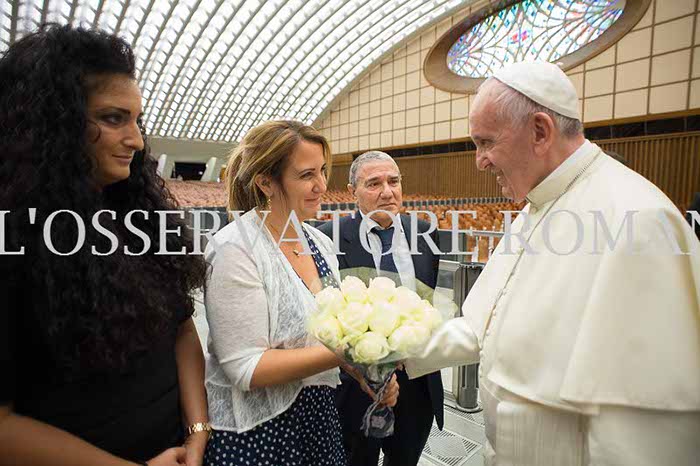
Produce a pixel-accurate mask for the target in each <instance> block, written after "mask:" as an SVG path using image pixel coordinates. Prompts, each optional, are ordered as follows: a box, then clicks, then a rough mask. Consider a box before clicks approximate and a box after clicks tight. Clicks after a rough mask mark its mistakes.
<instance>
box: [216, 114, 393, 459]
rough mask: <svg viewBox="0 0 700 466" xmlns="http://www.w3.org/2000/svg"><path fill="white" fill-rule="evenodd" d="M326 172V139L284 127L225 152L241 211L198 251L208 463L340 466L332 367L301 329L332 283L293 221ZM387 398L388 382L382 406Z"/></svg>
mask: <svg viewBox="0 0 700 466" xmlns="http://www.w3.org/2000/svg"><path fill="white" fill-rule="evenodd" d="M329 167H330V149H329V147H328V143H327V142H326V140H325V138H324V137H323V136H321V135H320V134H319V133H318V132H317V131H316V130H314V129H313V128H311V127H310V126H306V125H303V124H301V123H298V122H294V121H271V122H267V123H263V124H261V125H260V126H258V127H256V128H253V129H252V130H251V131H250V132H248V134H247V135H246V136H245V137H244V138H243V141H241V143H240V145H239V146H238V147H237V148H236V149H235V150H234V151H233V153H232V154H231V158H230V161H229V167H228V170H227V175H226V182H227V189H228V192H229V203H228V204H229V206H228V207H229V210H235V211H241V212H245V213H242V214H241V215H240V217H238V218H236V219H235V220H234V221H233V222H231V223H230V224H229V225H227V226H226V227H225V228H223V229H222V230H221V231H219V232H218V233H217V234H216V235H215V236H214V238H213V240H212V242H211V244H210V245H209V247H208V248H207V252H206V258H207V260H208V261H209V262H210V263H211V265H212V271H211V276H210V278H209V281H208V283H207V288H206V293H205V302H206V307H207V320H208V322H209V327H210V337H209V345H208V346H209V353H210V358H209V361H208V363H207V373H206V386H207V391H208V398H209V407H210V411H209V413H210V422H211V424H212V427H213V428H214V433H213V436H212V439H211V441H210V442H209V444H208V447H207V451H206V454H205V464H206V465H210V466H238V465H249V464H250V465H268V464H269V465H274V466H285V465H298V466H301V465H314V466H321V465H329V466H341V465H345V464H346V459H345V454H344V451H343V446H342V436H341V427H340V423H339V420H338V412H337V410H336V408H335V405H334V388H335V387H336V385H338V383H339V378H338V368H337V367H338V365H339V364H340V361H339V360H338V359H337V358H336V356H335V355H334V354H333V353H332V352H331V351H329V350H327V349H326V348H325V347H323V346H321V345H320V344H319V343H317V342H316V341H315V340H314V339H313V338H312V337H310V336H309V335H307V332H306V327H305V322H306V315H307V312H308V311H309V310H311V309H313V307H314V294H315V293H317V292H318V291H320V290H321V289H322V288H323V287H324V286H327V285H333V284H336V283H337V282H336V280H337V279H338V261H337V260H336V258H335V256H334V255H333V253H332V245H331V243H330V240H329V239H328V238H327V237H326V236H325V235H323V234H322V233H320V232H319V231H318V230H316V229H315V228H313V227H310V226H308V225H306V224H303V226H302V224H301V223H300V222H302V221H303V220H305V219H309V218H315V216H316V212H317V211H318V210H319V208H320V202H321V196H322V195H323V194H324V193H325V192H326V176H327V172H328V169H329ZM296 220H298V221H296ZM397 396H398V385H397V384H396V382H395V381H394V383H393V384H392V385H391V386H390V390H388V394H387V396H386V397H385V398H384V399H383V402H384V403H385V404H387V405H389V406H393V405H394V404H395V403H396V398H397Z"/></svg>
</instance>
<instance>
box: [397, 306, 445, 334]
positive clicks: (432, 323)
mask: <svg viewBox="0 0 700 466" xmlns="http://www.w3.org/2000/svg"><path fill="white" fill-rule="evenodd" d="M404 320H405V321H406V322H407V323H410V322H412V323H414V324H416V325H421V326H423V327H425V328H427V329H428V330H429V331H432V330H435V329H436V328H438V327H439V326H440V324H442V314H441V313H440V311H438V310H437V309H435V308H434V307H433V306H431V305H430V303H429V302H428V301H426V300H423V301H422V302H421V303H420V306H419V307H417V308H414V309H413V311H411V313H410V314H408V315H404Z"/></svg>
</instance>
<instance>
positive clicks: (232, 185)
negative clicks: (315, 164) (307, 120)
mask: <svg viewBox="0 0 700 466" xmlns="http://www.w3.org/2000/svg"><path fill="white" fill-rule="evenodd" d="M301 141H306V142H311V143H316V144H320V145H321V147H322V148H323V158H324V159H325V161H326V167H327V176H329V177H330V167H331V150H330V146H329V145H328V141H327V140H326V138H325V137H324V136H323V135H321V133H319V132H318V131H316V129H314V128H313V127H311V126H308V125H305V124H303V123H301V122H298V121H292V120H275V121H267V122H265V123H262V124H260V125H258V126H256V127H255V128H253V129H251V130H250V131H248V133H246V135H245V136H244V137H243V140H242V141H241V142H240V144H238V146H236V148H235V149H233V151H231V154H230V155H229V159H228V164H227V167H226V191H227V192H228V210H243V211H245V212H247V211H249V210H251V209H254V208H256V207H258V208H263V207H264V206H265V205H266V203H267V197H266V196H265V193H263V192H262V190H261V189H260V188H259V187H258V186H257V184H255V179H256V177H257V176H258V175H267V176H269V177H270V178H271V179H272V180H274V181H276V182H278V183H280V184H281V182H282V172H283V171H284V168H285V167H286V163H287V162H288V158H289V156H290V155H291V153H292V152H293V151H294V149H295V148H296V146H297V145H298V144H299V143H300V142H301Z"/></svg>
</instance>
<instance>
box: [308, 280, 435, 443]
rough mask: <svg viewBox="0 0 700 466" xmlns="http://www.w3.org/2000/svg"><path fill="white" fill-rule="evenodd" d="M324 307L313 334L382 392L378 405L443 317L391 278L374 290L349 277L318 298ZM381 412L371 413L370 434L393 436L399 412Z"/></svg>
mask: <svg viewBox="0 0 700 466" xmlns="http://www.w3.org/2000/svg"><path fill="white" fill-rule="evenodd" d="M316 303H317V304H318V308H317V310H316V312H314V313H312V315H311V316H310V318H309V332H310V333H311V334H312V335H313V336H314V337H316V338H317V339H318V340H319V341H321V342H322V343H323V344H324V345H325V346H326V347H328V348H329V349H331V350H332V351H334V352H335V353H336V354H337V355H339V356H340V357H342V358H343V359H344V360H345V361H346V362H347V363H349V364H350V365H351V366H352V367H353V368H355V369H357V370H359V371H360V373H361V374H362V375H363V376H364V377H365V379H366V380H367V381H368V384H369V386H370V387H372V388H373V389H375V391H376V392H377V400H379V399H381V396H382V393H383V391H384V389H385V388H386V386H387V385H388V382H389V381H390V379H391V376H392V375H393V373H394V371H395V369H396V363H397V362H398V361H401V360H404V359H407V358H409V357H414V356H417V355H419V354H420V353H421V352H422V351H423V349H424V348H425V345H426V344H427V343H428V341H429V340H430V336H431V334H432V332H433V331H434V330H435V329H436V328H437V327H438V326H439V325H440V324H441V323H442V321H443V316H442V314H441V313H440V312H439V311H438V310H437V309H436V308H435V307H433V306H432V305H431V304H430V302H428V301H427V300H424V299H421V297H420V296H418V294H417V293H415V292H414V291H412V290H410V289H409V288H406V287H403V286H400V287H397V286H396V285H395V283H394V281H393V280H391V279H390V278H387V277H377V278H374V279H372V280H371V281H370V284H369V287H368V286H366V285H365V283H364V282H363V281H362V280H360V279H359V278H357V277H354V276H347V277H346V278H345V279H344V280H343V281H342V283H341V284H340V289H338V288H334V287H328V288H325V289H323V290H322V291H320V292H319V293H318V294H317V295H316ZM377 408H378V401H375V403H374V404H373V405H372V406H370V409H368V410H367V413H365V418H364V421H363V424H364V426H363V429H364V432H365V435H368V436H372V437H379V438H381V437H386V436H389V435H391V434H392V433H393V412H392V411H391V409H390V408H382V409H377Z"/></svg>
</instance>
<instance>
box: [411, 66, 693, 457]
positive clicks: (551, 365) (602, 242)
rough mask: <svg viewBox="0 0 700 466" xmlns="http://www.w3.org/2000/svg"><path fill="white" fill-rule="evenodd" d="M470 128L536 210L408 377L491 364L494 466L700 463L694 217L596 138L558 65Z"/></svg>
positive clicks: (485, 100) (492, 104)
mask: <svg viewBox="0 0 700 466" xmlns="http://www.w3.org/2000/svg"><path fill="white" fill-rule="evenodd" d="M470 126H471V136H472V138H473V140H474V142H475V144H476V146H477V155H476V163H477V165H478V167H479V169H480V170H486V171H488V172H491V173H492V174H493V175H495V176H496V179H497V182H498V183H499V185H500V186H501V187H502V190H503V193H504V195H505V196H507V197H510V198H512V199H515V200H522V199H527V201H528V204H527V206H526V207H525V209H524V212H523V214H522V215H520V216H518V218H517V220H515V222H513V224H512V225H510V227H511V228H510V233H511V234H510V235H507V236H506V237H504V239H503V240H502V241H501V242H500V243H499V245H498V247H497V248H496V251H495V253H494V255H493V256H492V257H491V259H490V260H489V262H488V264H487V265H486V267H485V268H484V270H483V272H482V273H481V276H480V277H479V279H478V281H477V283H476V284H475V285H474V287H473V288H472V290H471V291H470V293H469V295H468V297H467V299H466V301H465V302H464V305H463V308H462V310H463V315H464V317H460V318H456V319H453V320H451V321H449V322H447V323H446V324H445V325H444V326H443V327H442V328H441V329H440V330H439V331H438V332H437V334H436V335H435V336H434V338H433V339H432V340H431V342H430V344H429V345H428V348H427V350H426V352H425V354H424V355H423V356H422V357H421V358H420V359H414V360H409V361H407V362H406V369H407V371H408V374H409V376H410V377H418V376H420V375H422V374H426V373H429V372H432V371H435V370H436V369H438V368H442V367H448V366H457V365H462V364H469V363H475V362H480V369H479V371H480V374H479V382H480V395H481V401H482V403H483V405H484V414H485V419H486V437H487V439H488V444H487V445H486V446H485V458H486V464H487V465H498V466H511V465H512V466H515V465H518V466H549V465H551V466H582V465H596V466H599V465H606V466H607V465H629V466H690V465H694V466H697V465H698V464H700V304H699V303H700V252H699V250H700V243H698V240H697V239H696V238H695V236H694V235H693V232H692V231H691V229H690V227H689V226H688V224H687V223H686V222H685V220H684V218H683V216H682V215H681V213H680V212H679V211H678V210H677V209H676V207H675V206H674V205H673V204H672V203H671V201H670V200H669V199H668V198H667V197H666V196H665V195H664V194H663V193H662V192H661V191H660V190H659V189H658V188H656V187H655V186H654V185H653V184H652V183H650V182H649V181H647V180H646V179H645V178H643V177H642V176H640V175H639V174H637V173H635V172H634V171H632V170H630V169H628V168H627V167H625V166H623V165H622V164H620V163H619V162H617V161H615V160H613V159H612V158H610V157H609V156H607V155H606V154H605V153H604V152H602V151H601V149H600V148H599V147H598V146H596V145H595V144H592V143H591V142H589V141H588V140H586V139H585V138H584V136H583V131H582V124H581V117H580V115H579V110H578V98H577V96H576V91H575V89H574V87H573V85H572V84H571V82H570V81H569V79H568V78H567V77H566V75H565V74H564V73H563V72H562V71H561V70H560V69H559V68H558V67H557V66H555V65H552V64H548V63H541V62H537V63H516V64H514V65H511V66H510V67H508V68H505V69H502V70H501V71H499V72H497V73H495V74H494V77H492V78H490V79H488V80H487V81H486V82H485V83H484V84H483V85H482V87H481V88H480V89H479V92H478V94H477V95H476V98H475V100H474V103H473V105H472V108H471V113H470ZM508 226H509V225H507V224H506V227H508Z"/></svg>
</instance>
